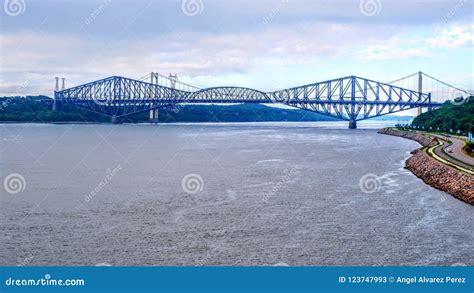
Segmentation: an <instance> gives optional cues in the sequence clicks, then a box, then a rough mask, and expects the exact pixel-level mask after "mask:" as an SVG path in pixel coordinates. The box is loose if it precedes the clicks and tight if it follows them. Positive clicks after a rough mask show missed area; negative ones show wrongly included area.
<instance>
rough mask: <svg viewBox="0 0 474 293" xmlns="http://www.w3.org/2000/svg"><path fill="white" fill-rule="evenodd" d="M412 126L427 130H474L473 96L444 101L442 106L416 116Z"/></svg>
mask: <svg viewBox="0 0 474 293" xmlns="http://www.w3.org/2000/svg"><path fill="white" fill-rule="evenodd" d="M412 125H413V126H417V127H423V128H424V129H427V130H429V129H430V127H431V129H432V130H437V129H438V128H439V129H440V130H442V131H449V130H450V129H452V130H453V131H457V130H460V131H461V132H462V133H467V132H468V131H471V132H472V131H474V97H470V98H468V99H465V100H464V101H458V102H456V103H451V102H446V104H445V105H444V106H442V107H441V108H439V109H435V110H432V111H430V112H426V113H423V114H421V115H419V116H417V117H416V118H415V119H414V120H413V122H412Z"/></svg>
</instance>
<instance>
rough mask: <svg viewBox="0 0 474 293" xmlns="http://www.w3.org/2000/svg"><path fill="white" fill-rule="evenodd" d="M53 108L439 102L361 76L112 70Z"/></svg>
mask: <svg viewBox="0 0 474 293" xmlns="http://www.w3.org/2000/svg"><path fill="white" fill-rule="evenodd" d="M54 97H55V103H54V104H55V108H57V109H59V108H60V107H61V105H63V104H73V105H76V106H79V107H82V108H86V109H89V110H92V111H96V112H100V113H103V114H106V115H109V116H112V117H113V118H117V117H126V116H129V115H133V114H136V113H140V112H144V111H149V110H154V109H159V108H162V107H168V106H173V105H177V104H183V103H193V104H195V103H206V104H214V103H218V104H222V103H229V104H231V103H232V104H235V103H261V104H273V103H279V104H284V105H287V106H291V107H296V108H300V109H305V110H308V111H313V112H318V113H321V114H324V115H328V116H332V117H336V118H339V119H342V120H347V121H350V125H352V126H353V127H355V125H356V121H358V120H363V119H369V118H372V117H377V116H381V115H386V114H391V113H395V112H399V111H404V110H408V109H411V108H419V107H423V108H429V109H431V108H432V107H438V106H440V105H441V103H433V102H432V101H431V94H430V93H423V92H421V91H416V90H413V89H408V88H403V87H399V86H396V85H392V84H389V83H383V82H378V81H374V80H370V79H366V78H362V77H358V76H346V77H342V78H337V79H332V80H327V81H322V82H317V83H313V84H308V85H302V86H297V87H292V88H287V89H281V90H276V91H272V92H263V91H259V90H256V89H251V88H246V87H234V86H224V87H211V88H204V89H199V88H193V89H192V90H182V89H181V90H180V89H176V88H173V87H168V86H163V85H159V84H156V83H153V82H146V81H141V80H135V79H130V78H125V77H120V76H112V77H108V78H105V79H101V80H97V81H94V82H90V83H86V84H83V85H80V86H76V87H72V88H68V89H64V90H61V91H55V95H54Z"/></svg>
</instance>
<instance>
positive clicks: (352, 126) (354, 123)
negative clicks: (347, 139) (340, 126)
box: [349, 119, 357, 129]
mask: <svg viewBox="0 0 474 293" xmlns="http://www.w3.org/2000/svg"><path fill="white" fill-rule="evenodd" d="M356 128H357V121H356V120H355V119H351V120H349V129H356Z"/></svg>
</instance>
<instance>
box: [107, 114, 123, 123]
mask: <svg viewBox="0 0 474 293" xmlns="http://www.w3.org/2000/svg"><path fill="white" fill-rule="evenodd" d="M110 122H111V123H112V124H122V123H123V118H122V117H117V116H115V115H114V116H112V118H111V119H110Z"/></svg>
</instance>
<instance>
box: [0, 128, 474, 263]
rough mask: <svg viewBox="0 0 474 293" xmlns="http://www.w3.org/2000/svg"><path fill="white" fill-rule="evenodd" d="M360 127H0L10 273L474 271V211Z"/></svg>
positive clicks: (404, 149) (4, 244) (393, 142)
mask: <svg viewBox="0 0 474 293" xmlns="http://www.w3.org/2000/svg"><path fill="white" fill-rule="evenodd" d="M359 126H361V129H357V130H348V129H346V127H347V125H346V123H344V124H338V123H254V124H252V123H236V124H182V125H179V124H167V125H145V124H143V125H77V124H64V125H47V124H3V125H0V129H1V130H0V131H1V142H0V143H1V145H0V148H1V153H0V171H1V174H0V175H1V178H2V180H3V181H5V182H4V183H9V184H10V185H8V186H3V188H1V190H0V192H1V197H0V200H1V201H0V211H1V214H0V223H1V226H0V231H1V238H0V265H30V266H34V265H98V264H99V265H114V266H119V265H178V266H182V265H290V266H300V265H453V264H455V265H456V264H457V265H459V264H460V265H462V264H465V265H474V260H473V253H472V251H473V248H474V232H473V230H472V223H474V207H472V206H470V205H468V204H466V203H463V202H461V201H459V200H457V199H455V198H453V197H451V196H449V195H448V194H446V193H444V192H442V191H439V190H436V189H433V188H431V187H430V186H427V185H425V184H424V183H423V182H422V181H421V180H420V179H418V178H416V177H415V176H414V175H412V174H411V173H410V172H409V171H407V170H405V169H404V168H403V166H404V160H405V159H406V158H408V157H409V152H410V151H411V150H413V149H415V148H417V147H418V144H417V143H416V142H413V141H410V140H406V139H402V138H397V137H391V136H386V135H380V134H377V133H376V129H375V128H376V127H378V126H377V125H374V124H370V123H369V124H365V125H364V124H361V125H359ZM11 174H13V175H11ZM9 175H11V176H9ZM15 176H16V177H15ZM7 177H8V178H9V180H11V182H6V181H8V180H5V178H7ZM12 178H13V179H12ZM15 179H18V180H17V181H14V180H15ZM14 183H19V184H17V185H15V184H14Z"/></svg>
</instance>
